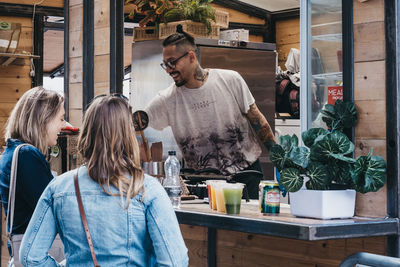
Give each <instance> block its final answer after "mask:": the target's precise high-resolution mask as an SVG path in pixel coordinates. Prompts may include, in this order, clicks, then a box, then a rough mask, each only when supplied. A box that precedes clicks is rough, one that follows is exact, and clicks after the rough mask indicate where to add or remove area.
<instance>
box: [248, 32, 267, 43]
mask: <svg viewBox="0 0 400 267" xmlns="http://www.w3.org/2000/svg"><path fill="white" fill-rule="evenodd" d="M249 42H256V43H262V42H264V37H263V36H261V35H253V34H250V35H249Z"/></svg>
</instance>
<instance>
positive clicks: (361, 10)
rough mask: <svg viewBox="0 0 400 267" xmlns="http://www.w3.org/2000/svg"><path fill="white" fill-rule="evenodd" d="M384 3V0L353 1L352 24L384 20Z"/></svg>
mask: <svg viewBox="0 0 400 267" xmlns="http://www.w3.org/2000/svg"><path fill="white" fill-rule="evenodd" d="M384 5H385V1H384V0H369V1H367V2H360V1H353V10H354V24H359V23H366V22H373V21H384V20H385V12H384V11H385V9H384Z"/></svg>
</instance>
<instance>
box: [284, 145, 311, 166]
mask: <svg viewBox="0 0 400 267" xmlns="http://www.w3.org/2000/svg"><path fill="white" fill-rule="evenodd" d="M289 158H290V160H291V161H292V162H293V163H294V164H296V165H298V166H300V167H302V168H306V167H307V165H308V162H309V160H310V151H309V150H308V149H307V148H306V147H294V148H293V149H292V151H291V152H290V155H289Z"/></svg>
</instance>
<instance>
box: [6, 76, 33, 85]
mask: <svg viewBox="0 0 400 267" xmlns="http://www.w3.org/2000/svg"><path fill="white" fill-rule="evenodd" d="M0 77H1V83H3V84H12V83H16V84H23V85H25V84H29V83H30V82H31V78H30V77H26V76H21V77H19V78H14V77H2V76H1V75H0Z"/></svg>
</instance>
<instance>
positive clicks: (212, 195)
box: [209, 180, 226, 210]
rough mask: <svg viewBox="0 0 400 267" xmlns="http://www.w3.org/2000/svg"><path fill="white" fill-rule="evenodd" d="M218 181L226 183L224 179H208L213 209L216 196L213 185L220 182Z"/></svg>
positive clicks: (215, 203) (214, 208)
mask: <svg viewBox="0 0 400 267" xmlns="http://www.w3.org/2000/svg"><path fill="white" fill-rule="evenodd" d="M220 183H226V181H224V180H210V182H209V184H210V187H211V208H212V209H213V210H217V198H216V194H215V187H216V184H220Z"/></svg>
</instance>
